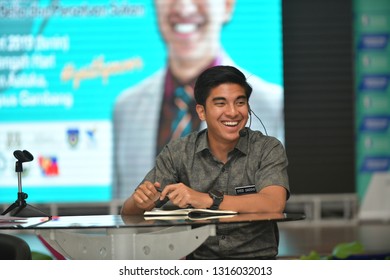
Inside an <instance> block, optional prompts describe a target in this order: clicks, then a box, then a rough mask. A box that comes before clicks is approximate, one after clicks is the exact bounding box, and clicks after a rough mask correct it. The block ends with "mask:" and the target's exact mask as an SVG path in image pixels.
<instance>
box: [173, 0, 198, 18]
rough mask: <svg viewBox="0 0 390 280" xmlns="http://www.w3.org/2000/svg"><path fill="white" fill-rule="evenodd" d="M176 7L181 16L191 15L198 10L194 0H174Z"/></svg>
mask: <svg viewBox="0 0 390 280" xmlns="http://www.w3.org/2000/svg"><path fill="white" fill-rule="evenodd" d="M174 8H175V11H176V12H177V13H179V14H180V15H181V16H183V17H185V16H189V15H191V14H193V13H195V12H196V10H197V7H196V4H195V3H194V1H193V0H176V1H174Z"/></svg>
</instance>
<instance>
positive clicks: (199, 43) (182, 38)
mask: <svg viewBox="0 0 390 280" xmlns="http://www.w3.org/2000/svg"><path fill="white" fill-rule="evenodd" d="M233 2H234V0H155V4H156V10H157V16H158V22H159V27H160V32H161V33H162V35H163V37H164V40H165V41H166V43H167V47H168V51H169V56H170V57H171V58H173V59H179V60H196V59H199V58H202V56H203V57H204V56H205V55H206V54H210V53H212V54H214V53H215V52H216V51H217V50H218V48H219V46H220V33H221V28H222V25H223V24H224V22H226V21H227V20H229V18H230V15H231V12H232V5H233Z"/></svg>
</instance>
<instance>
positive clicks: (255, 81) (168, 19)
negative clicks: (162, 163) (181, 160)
mask: <svg viewBox="0 0 390 280" xmlns="http://www.w3.org/2000/svg"><path fill="white" fill-rule="evenodd" d="M234 6H235V1H234V0H155V7H156V12H157V18H158V24H159V30H160V33H161V35H162V38H163V40H164V42H165V44H166V49H167V66H166V67H164V68H163V69H160V70H159V71H157V72H156V73H155V74H153V75H152V76H151V77H148V78H146V79H145V80H143V81H141V82H140V83H139V84H137V85H135V86H134V87H131V88H128V89H125V90H124V91H123V93H122V94H121V95H120V96H119V98H118V99H117V101H116V104H115V108H114V122H113V123H114V145H115V147H114V150H115V151H114V157H115V158H114V163H115V167H114V171H115V173H114V182H115V186H114V188H113V190H114V192H113V197H114V198H121V199H122V198H126V197H128V196H129V195H130V194H131V193H132V192H133V191H134V189H135V188H136V187H137V186H138V185H139V184H140V182H141V180H142V178H143V176H144V174H145V173H146V172H147V171H148V170H149V169H150V168H152V166H153V165H154V159H155V157H156V155H157V154H158V153H159V152H160V151H161V150H162V149H163V148H164V146H165V145H166V144H167V143H168V142H169V141H170V140H172V139H176V138H178V137H181V136H185V135H187V134H188V133H189V132H191V131H199V130H201V129H204V128H205V127H206V122H204V120H203V119H199V118H198V114H197V111H196V106H195V105H196V103H195V100H194V83H195V79H196V77H197V76H198V75H199V74H200V73H201V72H202V71H204V70H205V69H207V68H209V67H213V66H216V65H233V66H235V65H236V64H235V63H234V61H233V60H232V59H231V58H230V57H229V56H228V54H227V53H226V52H225V51H224V48H223V47H222V45H221V31H222V28H223V26H224V24H226V23H227V22H229V21H230V20H231V18H232V15H233V11H234ZM240 69H241V68H240ZM241 70H242V69H241ZM242 71H243V72H244V73H245V75H246V76H247V77H250V83H251V85H252V86H253V94H252V99H251V100H252V103H251V108H252V109H253V111H254V112H255V113H257V114H259V115H260V117H261V119H262V121H263V123H264V124H265V126H266V128H267V131H268V133H269V134H270V135H273V136H275V137H277V138H279V139H280V140H283V138H284V125H283V90H282V88H281V86H279V85H276V84H272V83H269V82H267V81H264V80H263V79H261V78H259V77H257V76H255V75H253V74H251V73H248V72H246V71H244V70H242ZM241 124H244V123H243V122H242V123H241ZM241 124H240V125H241ZM251 127H252V128H253V129H258V130H263V128H262V126H261V124H260V123H259V122H257V121H256V122H253V124H252V126H251Z"/></svg>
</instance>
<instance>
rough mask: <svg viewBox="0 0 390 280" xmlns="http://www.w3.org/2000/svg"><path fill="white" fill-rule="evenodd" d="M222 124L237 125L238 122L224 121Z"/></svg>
mask: <svg viewBox="0 0 390 280" xmlns="http://www.w3.org/2000/svg"><path fill="white" fill-rule="evenodd" d="M223 124H224V125H226V126H236V125H238V122H224V123H223Z"/></svg>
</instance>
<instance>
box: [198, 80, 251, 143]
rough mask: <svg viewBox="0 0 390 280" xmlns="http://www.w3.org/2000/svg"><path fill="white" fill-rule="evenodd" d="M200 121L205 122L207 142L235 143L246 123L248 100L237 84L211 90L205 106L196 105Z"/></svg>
mask: <svg viewBox="0 0 390 280" xmlns="http://www.w3.org/2000/svg"><path fill="white" fill-rule="evenodd" d="M196 109H197V112H198V115H199V118H200V119H201V120H204V121H206V123H207V127H208V137H209V141H218V142H220V143H226V144H229V143H236V141H238V138H239V137H240V136H239V131H240V130H241V129H243V128H244V127H245V125H246V123H247V121H248V113H249V111H248V109H249V106H248V100H247V97H246V95H245V90H244V88H242V87H241V86H240V85H237V84H221V85H219V86H217V87H215V88H213V89H212V90H211V92H210V95H209V97H207V99H206V104H205V106H202V105H199V104H198V105H196Z"/></svg>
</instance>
